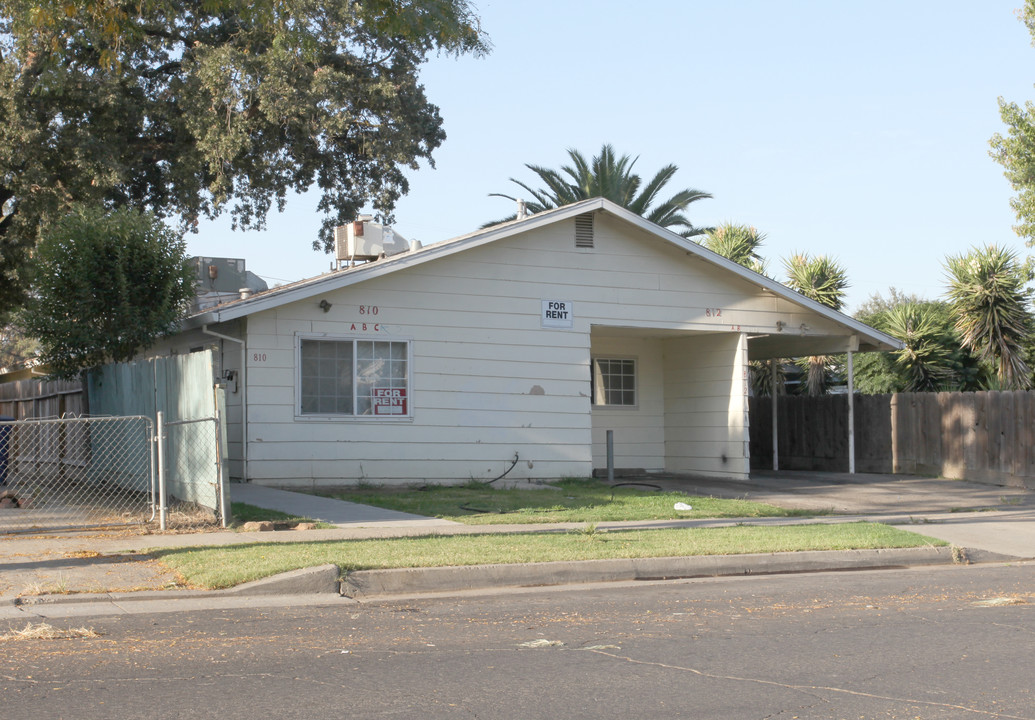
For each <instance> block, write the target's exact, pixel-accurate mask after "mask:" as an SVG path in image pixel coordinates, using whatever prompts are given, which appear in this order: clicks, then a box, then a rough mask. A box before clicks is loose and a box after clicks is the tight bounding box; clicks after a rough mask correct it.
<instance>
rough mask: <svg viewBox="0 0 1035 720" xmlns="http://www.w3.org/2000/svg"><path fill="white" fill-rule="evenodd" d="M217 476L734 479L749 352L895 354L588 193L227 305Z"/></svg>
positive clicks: (218, 329) (276, 480)
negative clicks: (616, 472) (224, 422)
mask: <svg viewBox="0 0 1035 720" xmlns="http://www.w3.org/2000/svg"><path fill="white" fill-rule="evenodd" d="M212 346H215V347H216V351H217V352H216V357H217V358H219V365H220V367H219V368H218V371H217V375H218V376H219V377H220V378H222V379H223V381H224V382H226V384H227V403H228V410H227V417H228V435H229V451H230V459H231V463H230V466H231V477H233V478H236V479H244V480H247V481H252V482H256V483H261V484H264V485H274V486H280V487H312V486H320V485H341V484H346V483H354V482H361V481H368V482H378V483H393V482H424V481H427V482H464V481H468V480H471V479H477V480H488V479H492V478H495V477H497V476H499V475H501V474H503V473H504V472H505V471H508V469H509V472H508V473H507V476H506V477H507V480H508V481H509V480H526V479H527V480H531V479H551V478H559V477H585V476H588V475H590V474H591V473H592V471H593V470H594V468H602V467H604V466H605V463H606V440H605V438H606V434H607V431H609V430H611V431H613V450H614V466H616V467H618V468H643V469H646V470H648V471H668V472H677V473H693V474H699V475H707V476H718V477H728V478H746V477H747V476H748V473H749V450H748V424H749V418H748V393H749V390H748V363H749V360H755V359H768V358H785V357H795V356H802V355H816V354H827V353H843V352H846V351H850V352H866V351H877V350H889V349H894V348H897V347H900V345H899V343H898V341H897V340H895V339H894V338H891V337H889V336H887V335H885V334H883V333H881V332H878V331H876V330H874V329H872V328H870V327H867V326H866V325H864V324H862V323H860V322H857V321H856V320H853V319H852V318H850V317H848V316H846V315H843V314H841V313H838V312H835V311H833V310H831V309H829V308H827V307H825V306H823V305H820V304H818V303H815V302H813V301H811V300H808V299H807V298H805V297H803V296H802V295H800V294H798V293H796V292H794V291H792V290H790V289H788V288H787V287H785V286H784V285H782V284H780V283H778V282H776V281H774V280H771V279H769V278H766V277H764V276H762V275H759V274H757V273H754V272H752V271H750V270H748V269H746V268H744V267H742V266H740V265H738V264H736V263H733V262H731V261H729V260H727V259H726V258H723V257H721V256H719V255H716V254H715V253H712V252H711V251H709V250H707V249H705V248H704V247H703V246H701V245H699V244H697V243H695V242H693V241H691V240H687V239H685V238H683V237H681V236H679V235H677V234H675V233H672V232H670V231H668V230H666V229H664V228H662V227H659V226H657V225H654V224H653V223H650V222H648V221H647V220H645V219H643V218H642V217H640V216H638V215H635V214H633V213H631V212H629V211H627V210H625V209H624V208H622V207H620V206H619V205H616V204H615V203H612V202H610V201H608V200H604V199H599V198H597V199H592V200H586V201H582V202H579V203H576V204H573V205H569V206H566V207H563V208H559V209H556V210H552V211H548V212H544V213H540V214H537V215H533V216H530V217H525V218H522V219H518V220H515V221H512V222H508V223H505V224H502V225H496V226H493V227H490V228H487V229H483V230H479V231H477V232H474V233H472V234H469V235H465V236H462V237H458V238H455V239H452V240H447V241H444V242H440V243H436V244H433V245H427V246H424V247H419V246H417V245H416V244H414V247H413V248H412V249H410V250H408V251H406V252H400V253H399V254H395V255H390V256H388V257H385V258H382V259H378V260H374V261H371V262H366V263H363V264H358V265H353V266H351V267H347V268H345V269H341V270H338V271H333V272H330V273H328V274H325V275H321V276H319V277H316V278H312V279H308V280H304V281H301V282H296V283H293V284H290V285H286V286H282V287H277V288H274V289H271V290H268V291H266V292H260V293H257V294H254V295H250V296H248V294H247V293H245V294H243V295H242V298H241V299H237V300H234V301H232V302H227V303H223V304H221V305H218V306H216V307H212V308H209V309H206V310H204V311H201V312H198V313H196V314H194V315H193V316H191V317H189V318H188V319H187V320H186V321H185V323H184V324H183V327H182V330H181V331H180V332H179V333H178V334H176V335H174V336H172V337H170V338H168V339H166V340H165V341H163V343H162V344H161V345H160V346H158V347H156V348H155V351H156V352H161V353H166V352H188V351H190V350H192V349H197V348H199V347H212Z"/></svg>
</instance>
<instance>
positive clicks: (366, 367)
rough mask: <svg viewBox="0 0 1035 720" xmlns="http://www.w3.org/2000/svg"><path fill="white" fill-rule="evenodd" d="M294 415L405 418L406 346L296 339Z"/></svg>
mask: <svg viewBox="0 0 1035 720" xmlns="http://www.w3.org/2000/svg"><path fill="white" fill-rule="evenodd" d="M298 359H299V373H298V376H299V380H298V382H299V393H298V397H299V409H298V410H299V414H300V415H303V416H314V417H319V416H324V417H335V416H338V417H341V416H345V417H380V418H391V417H409V415H410V404H409V403H410V398H409V377H410V343H409V342H407V341H398V340H390V341H389V340H360V339H337V338H301V339H300V341H299V348H298Z"/></svg>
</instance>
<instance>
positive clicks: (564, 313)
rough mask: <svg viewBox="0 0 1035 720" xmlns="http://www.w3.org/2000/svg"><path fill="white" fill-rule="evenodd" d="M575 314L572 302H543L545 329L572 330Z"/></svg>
mask: <svg viewBox="0 0 1035 720" xmlns="http://www.w3.org/2000/svg"><path fill="white" fill-rule="evenodd" d="M573 321H574V313H573V307H572V302H571V300H543V315H542V326H543V327H544V328H571V327H572V326H573Z"/></svg>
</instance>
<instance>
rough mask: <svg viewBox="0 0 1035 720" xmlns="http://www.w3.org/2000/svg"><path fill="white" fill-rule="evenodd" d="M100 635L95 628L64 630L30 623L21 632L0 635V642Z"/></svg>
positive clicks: (13, 631)
mask: <svg viewBox="0 0 1035 720" xmlns="http://www.w3.org/2000/svg"><path fill="white" fill-rule="evenodd" d="M100 636H101V635H100V633H98V632H97V631H95V630H94V629H93V628H88V627H79V628H68V629H66V630H62V629H61V628H56V627H54V626H53V625H50V624H48V623H45V622H44V623H35V624H34V623H29V624H27V625H26V626H25V627H24V628H23V629H21V630H10V631H8V632H6V633H4V634H3V635H0V642H4V641H9V640H63V639H67V638H95V637H100Z"/></svg>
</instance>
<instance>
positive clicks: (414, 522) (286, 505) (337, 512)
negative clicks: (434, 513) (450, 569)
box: [230, 483, 460, 528]
mask: <svg viewBox="0 0 1035 720" xmlns="http://www.w3.org/2000/svg"><path fill="white" fill-rule="evenodd" d="M230 497H231V498H232V499H233V501H234V502H243V503H247V504H248V505H254V506H256V507H261V508H265V509H267V510H279V511H280V512H284V513H288V514H289V515H295V516H297V517H307V518H309V519H311V520H319V521H320V522H325V523H330V524H331V525H337V526H338V527H344V528H347V527H356V526H362V527H379V528H407V527H417V528H432V527H450V526H453V525H459V524H460V523H456V522H453V521H451V520H441V519H439V518H429V517H424V516H423V515H412V514H410V513H405V512H399V511H398V510H386V509H384V508H379V507H373V506H371V505H360V504H358V503H353V502H346V501H344V500H336V499H334V498H329V497H322V496H320V495H310V494H308V493H297V492H289V491H286V490H276V489H274V488H268V487H263V486H261V485H254V484H252V483H234V484H232V485H231V486H230Z"/></svg>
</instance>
